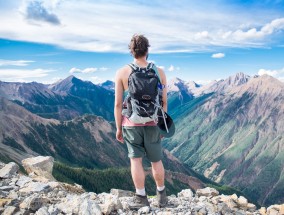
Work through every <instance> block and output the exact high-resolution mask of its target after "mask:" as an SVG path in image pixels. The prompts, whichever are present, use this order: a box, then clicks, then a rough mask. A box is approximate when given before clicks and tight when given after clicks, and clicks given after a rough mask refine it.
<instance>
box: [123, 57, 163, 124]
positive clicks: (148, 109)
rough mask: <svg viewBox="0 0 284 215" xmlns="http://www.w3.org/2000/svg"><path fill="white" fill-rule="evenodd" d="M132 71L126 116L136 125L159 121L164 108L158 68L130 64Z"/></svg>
mask: <svg viewBox="0 0 284 215" xmlns="http://www.w3.org/2000/svg"><path fill="white" fill-rule="evenodd" d="M129 66H130V67H131V69H132V72H131V74H130V75H129V78H128V96H127V97H126V108H127V111H126V114H125V115H126V116H127V117H128V118H129V119H130V121H132V122H134V123H146V122H150V121H157V119H158V110H159V108H161V107H162V91H161V89H162V87H161V86H162V84H161V81H160V78H159V73H158V71H157V67H156V66H155V65H154V64H153V63H149V64H148V65H147V67H146V68H140V67H139V66H137V65H136V64H133V63H132V64H129Z"/></svg>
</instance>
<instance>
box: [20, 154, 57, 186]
mask: <svg viewBox="0 0 284 215" xmlns="http://www.w3.org/2000/svg"><path fill="white" fill-rule="evenodd" d="M53 162H54V159H53V157H50V156H38V157H32V158H27V159H24V160H22V164H23V166H24V168H25V170H26V171H27V172H28V173H29V174H30V175H31V176H33V177H37V176H41V177H44V178H46V179H49V180H52V181H55V179H54V178H53V176H52V168H53Z"/></svg>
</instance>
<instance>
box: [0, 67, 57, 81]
mask: <svg viewBox="0 0 284 215" xmlns="http://www.w3.org/2000/svg"><path fill="white" fill-rule="evenodd" d="M53 71H54V70H48V69H30V70H29V69H0V80H1V81H25V80H26V79H30V78H42V77H45V76H47V75H48V74H49V73H50V72H53Z"/></svg>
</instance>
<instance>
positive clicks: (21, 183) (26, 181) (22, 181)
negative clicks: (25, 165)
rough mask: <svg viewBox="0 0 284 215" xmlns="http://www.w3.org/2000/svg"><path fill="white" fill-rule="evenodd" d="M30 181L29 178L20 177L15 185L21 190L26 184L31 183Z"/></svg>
mask: <svg viewBox="0 0 284 215" xmlns="http://www.w3.org/2000/svg"><path fill="white" fill-rule="evenodd" d="M31 181H32V179H31V178H30V177H27V176H25V175H21V176H20V178H19V179H18V181H17V182H16V185H17V186H19V187H20V188H22V187H23V186H24V185H25V184H26V183H28V182H31Z"/></svg>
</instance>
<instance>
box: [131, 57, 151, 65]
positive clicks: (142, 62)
mask: <svg viewBox="0 0 284 215" xmlns="http://www.w3.org/2000/svg"><path fill="white" fill-rule="evenodd" d="M134 63H135V64H136V65H138V66H139V67H146V66H147V65H148V62H147V60H146V57H142V58H134Z"/></svg>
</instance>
